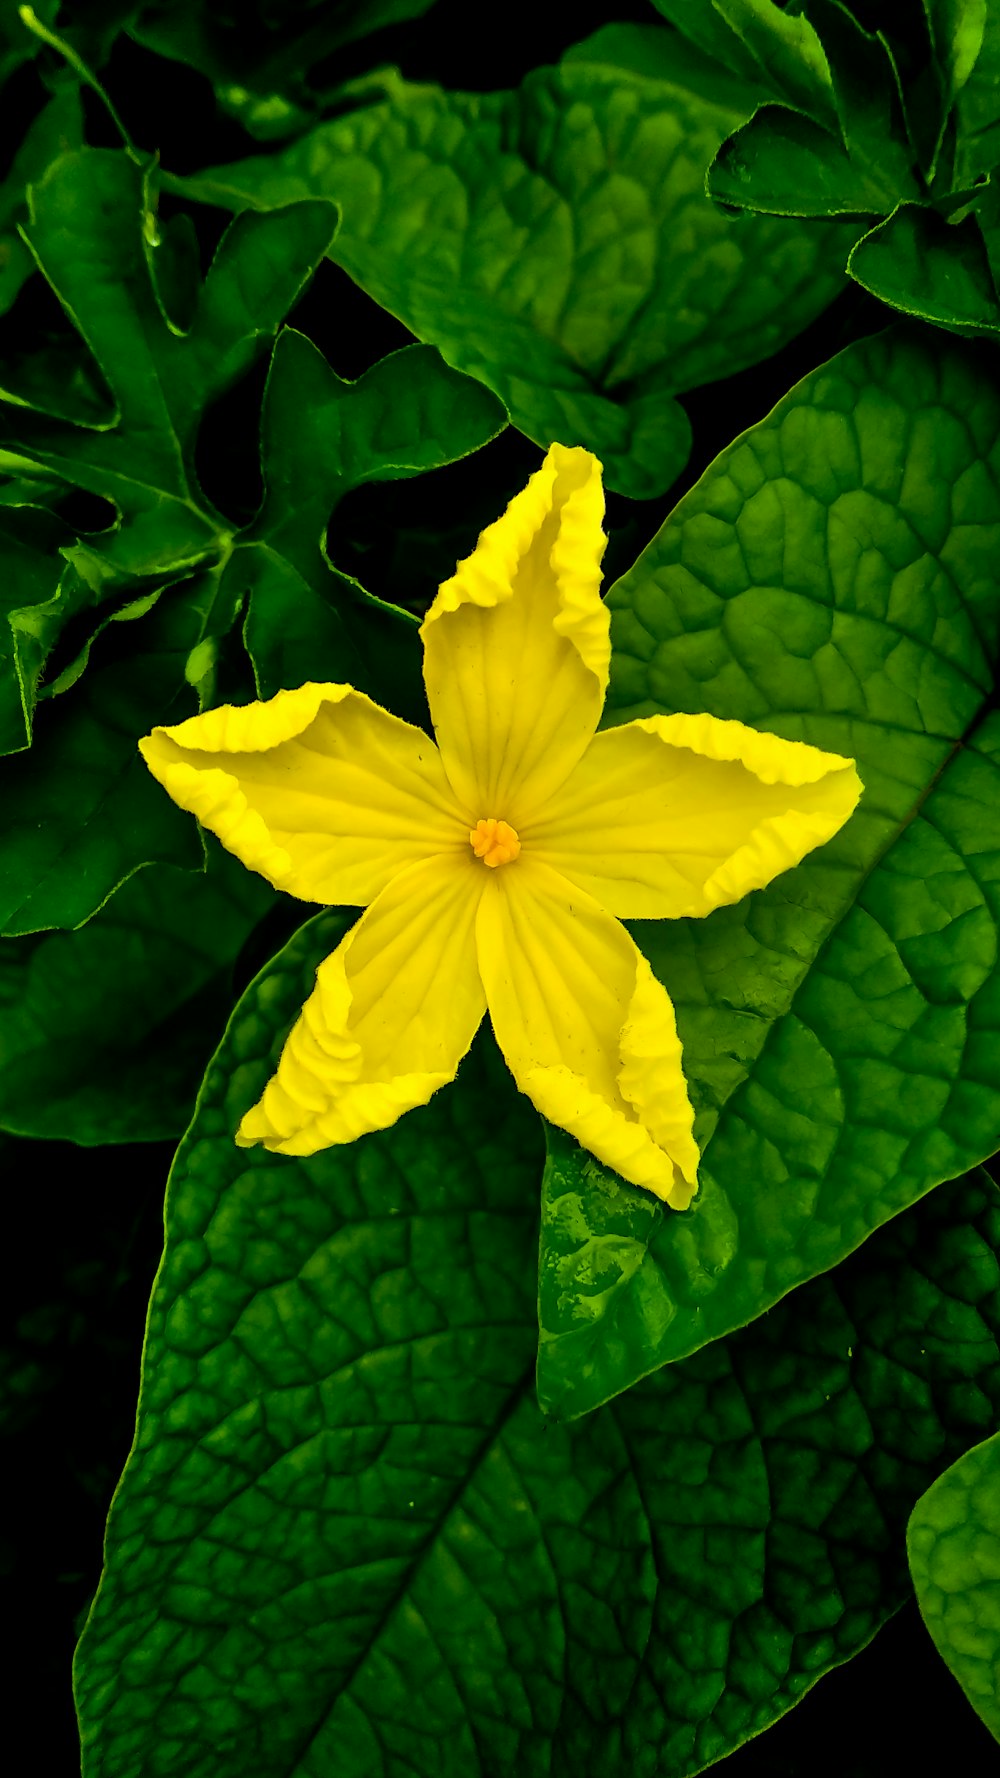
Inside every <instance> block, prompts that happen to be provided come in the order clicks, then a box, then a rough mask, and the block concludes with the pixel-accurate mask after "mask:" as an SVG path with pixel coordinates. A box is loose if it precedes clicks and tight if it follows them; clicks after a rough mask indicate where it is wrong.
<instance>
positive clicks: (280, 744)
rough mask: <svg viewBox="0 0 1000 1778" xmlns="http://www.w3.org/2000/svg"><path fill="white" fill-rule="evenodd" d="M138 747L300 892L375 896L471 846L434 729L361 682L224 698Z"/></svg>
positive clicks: (187, 801) (172, 787) (227, 840)
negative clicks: (401, 876)
mask: <svg viewBox="0 0 1000 1778" xmlns="http://www.w3.org/2000/svg"><path fill="white" fill-rule="evenodd" d="M139 750H140V752H141V753H142V756H143V758H144V760H145V761H146V764H147V765H148V767H149V769H150V771H151V772H152V773H153V776H154V777H155V778H158V779H159V781H160V783H161V784H162V785H163V787H164V789H165V790H166V791H167V792H168V793H169V795H170V796H172V797H173V799H174V802H175V803H179V804H180V806H181V808H182V809H189V810H190V811H191V813H192V814H194V815H197V817H198V820H199V821H200V822H201V824H202V826H203V827H207V828H209V829H210V830H211V832H212V833H214V834H217V835H218V837H219V839H220V840H221V841H222V843H223V845H224V846H227V847H228V848H229V851H230V852H233V853H235V855H236V857H237V858H239V859H240V860H241V861H242V862H243V863H244V864H245V865H247V866H249V868H250V869H251V870H255V871H259V872H260V874H261V876H263V877H266V878H267V880H268V882H270V883H273V884H274V886H275V888H276V889H284V890H285V891H286V893H287V894H289V895H297V896H299V897H300V898H301V899H302V900H303V901H322V902H327V903H338V904H341V905H345V906H349V907H350V906H359V907H364V906H365V904H366V903H367V902H369V901H374V899H375V897H376V895H378V894H379V892H380V891H381V890H382V889H383V888H384V887H385V885H386V884H387V883H388V882H389V881H390V880H391V878H392V877H393V876H395V874H396V873H397V872H398V871H400V870H403V869H405V868H406V867H407V866H408V865H410V864H413V863H415V862H416V861H417V860H418V859H421V858H427V857H430V856H432V855H434V854H438V853H445V854H451V855H454V856H458V855H459V854H461V855H463V856H464V854H465V853H466V852H467V851H468V849H469V819H470V818H469V813H468V811H466V810H462V809H460V808H459V806H458V804H457V803H456V801H455V797H454V794H453V792H452V790H451V787H450V785H449V783H448V780H447V778H446V777H445V774H444V768H443V766H442V764H441V756H440V754H439V753H438V750H437V748H436V747H435V745H434V743H433V741H431V740H430V739H429V738H428V736H427V735H425V734H424V732H423V730H422V729H418V728H414V727H412V725H411V724H410V723H408V722H402V721H401V720H400V718H399V717H398V716H393V715H391V714H390V712H389V711H388V710H383V709H382V707H381V706H380V705H379V704H374V703H372V700H371V699H370V698H367V697H365V695H364V693H363V692H359V691H355V690H354V689H353V687H352V686H350V685H313V684H308V685H302V686H299V688H298V690H296V691H279V692H278V693H277V695H276V696H275V697H273V698H269V699H268V701H267V702H266V703H254V704H243V705H232V704H223V705H220V707H219V708H218V709H217V710H206V711H205V712H204V713H203V714H202V715H201V716H192V717H190V718H189V719H188V721H187V722H180V723H177V724H176V725H175V726H174V727H173V728H156V729H154V730H153V732H152V734H150V735H147V736H146V737H145V739H144V740H142V741H140V742H139Z"/></svg>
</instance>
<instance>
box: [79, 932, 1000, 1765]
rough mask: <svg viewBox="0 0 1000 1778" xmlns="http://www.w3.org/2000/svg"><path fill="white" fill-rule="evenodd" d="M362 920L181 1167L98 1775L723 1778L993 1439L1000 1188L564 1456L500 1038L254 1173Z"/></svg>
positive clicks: (234, 1039) (101, 1675)
mask: <svg viewBox="0 0 1000 1778" xmlns="http://www.w3.org/2000/svg"><path fill="white" fill-rule="evenodd" d="M343 925H344V922H343V920H342V919H341V918H340V917H338V916H336V915H334V916H331V915H327V914H323V915H320V916H318V917H317V918H316V919H315V920H314V921H312V922H310V924H309V926H307V927H305V928H303V930H302V931H301V932H300V933H299V934H298V935H297V936H296V937H295V938H294V939H293V940H292V941H291V943H290V944H289V946H288V947H287V948H286V950H285V951H284V952H283V953H282V955H281V956H280V958H278V959H277V960H276V961H275V963H274V964H273V965H272V966H271V967H270V968H269V969H268V970H266V971H265V972H264V973H263V974H262V975H261V976H260V977H259V978H258V980H257V982H256V983H255V984H254V985H253V986H252V987H251V988H250V989H249V990H248V992H247V995H246V997H245V998H244V1000H243V1001H242V1002H241V1003H240V1006H239V1007H238V1008H237V1010H236V1012H235V1014H234V1016H233V1020H232V1023H231V1026H230V1029H229V1032H228V1034H227V1037H226V1040H225V1043H224V1044H223V1046H222V1048H221V1049H220V1051H219V1053H218V1055H217V1056H216V1058H215V1060H214V1062H213V1063H212V1066H211V1068H210V1069H209V1072H208V1075H207V1077H206V1082H205V1087H204V1090H203V1093H202V1097H201V1100H200V1102H199V1108H198V1113H197V1116H196V1119H195V1122H194V1125H193V1127H192V1129H191V1130H190V1131H189V1133H188V1135H187V1137H186V1138H185V1140H184V1142H183V1144H182V1146H181V1148H180V1150H179V1152H178V1157H177V1160H176V1162H175V1166H174V1170H173V1174H172V1178H171V1183H170V1186H169V1188H168V1208H167V1248H166V1253H165V1257H164V1262H163V1266H162V1268H161V1271H160V1274H159V1278H158V1282H157V1287H156V1291H155V1293H154V1298H153V1303H152V1307H151V1311H150V1323H149V1333H148V1338H147V1346H146V1359H145V1384H144V1389H143V1395H142V1400H141V1402H140V1409H139V1422H138V1428H137V1434H136V1444H135V1448H134V1450H133V1454H132V1457H131V1458H130V1461H129V1465H128V1468H127V1469H126V1472H125V1476H124V1478H123V1481H122V1485H121V1488H120V1490H119V1493H118V1496H117V1500H116V1503H115V1508H114V1511H113V1513H112V1517H111V1523H110V1528H109V1543H108V1551H107V1565H106V1569H105V1575H104V1579H103V1581H102V1585H101V1591H100V1593H99V1595H98V1599H97V1601H96V1604H95V1606H94V1609H93V1612H92V1614H91V1617H90V1621H89V1623H88V1627H87V1630H86V1633H85V1635H84V1638H83V1641H82V1643H81V1645H80V1650H79V1655H78V1662H77V1686H78V1699H79V1704H80V1710H81V1718H82V1723H83V1734H84V1748H85V1759H84V1772H85V1775H86V1778H98V1775H100V1778H104V1775H108V1778H111V1775H113V1778H132V1774H136V1775H138V1774H139V1773H140V1772H141V1773H142V1774H143V1778H168V1775H171V1778H172V1775H173V1774H177V1775H178V1778H180V1775H181V1774H183V1775H184V1778H201V1775H202V1774H204V1775H205V1778H229V1775H230V1774H232V1778H237V1775H239V1778H242V1775H243V1774H244V1773H245V1772H246V1771H247V1770H248V1769H252V1770H253V1772H254V1773H255V1774H256V1778H271V1775H272V1774H274V1775H275V1778H277V1775H278V1774H280V1778H293V1775H297V1774H304V1773H307V1772H308V1773H326V1772H334V1771H335V1772H336V1773H337V1774H338V1778H355V1775H356V1778H367V1775H368V1774H370V1773H371V1772H372V1771H373V1770H379V1771H381V1772H383V1773H384V1774H385V1778H402V1774H404V1773H406V1774H414V1773H417V1774H422V1773H427V1774H428V1775H431V1774H446V1775H448V1778H451V1775H452V1774H454V1775H455V1778H469V1775H471V1774H483V1775H484V1778H485V1775H487V1774H491V1775H492V1774H497V1775H499V1774H507V1773H515V1772H516V1773H518V1774H521V1773H534V1772H538V1773H542V1772H558V1773H567V1774H568V1773H569V1772H570V1771H575V1772H582V1773H594V1774H596V1773H598V1772H602V1773H604V1774H607V1775H609V1778H611V1775H614V1774H618V1773H621V1774H622V1775H623V1778H624V1775H625V1774H631V1773H633V1772H635V1771H636V1770H639V1771H650V1772H652V1771H654V1770H655V1771H659V1772H663V1773H667V1774H686V1773H689V1772H695V1771H698V1770H699V1769H700V1768H701V1767H702V1766H703V1765H704V1764H705V1763H706V1762H709V1761H711V1760H714V1759H717V1758H719V1757H720V1756H721V1755H722V1754H724V1753H725V1752H727V1751H728V1750H729V1749H731V1748H732V1747H734V1746H736V1745H738V1744H739V1743H740V1742H741V1741H742V1740H744V1739H745V1738H746V1736H747V1735H749V1734H752V1733H754V1732H756V1731H757V1730H759V1729H761V1728H763V1727H764V1726H765V1725H766V1724H767V1723H768V1722H770V1721H771V1720H773V1718H774V1717H775V1716H776V1715H778V1714H780V1713H781V1712H782V1711H784V1710H786V1709H787V1708H788V1707H789V1705H790V1704H792V1703H793V1702H794V1701H795V1699H796V1698H798V1697H799V1696H801V1694H802V1692H803V1691H804V1690H806V1689H807V1688H808V1687H809V1686H810V1685H811V1684H813V1683H814V1681H815V1680H816V1679H817V1678H818V1677H819V1675H820V1674H821V1673H822V1672H823V1671H824V1669H826V1668H827V1667H829V1666H830V1665H831V1664H832V1663H835V1662H838V1661H842V1660H844V1659H846V1658H847V1657H848V1656H849V1655H850V1654H851V1653H853V1652H854V1651H855V1650H856V1649H858V1648H859V1647H861V1646H863V1645H864V1643H865V1642H866V1641H867V1640H868V1638H869V1637H870V1636H871V1635H872V1633H873V1631H874V1630H875V1629H876V1627H877V1625H878V1624H879V1623H880V1622H881V1621H882V1620H883V1619H884V1618H885V1617H886V1616H887V1615H888V1614H889V1613H890V1612H891V1611H893V1610H894V1609H895V1607H896V1606H897V1605H898V1603H899V1602H900V1600H901V1598H902V1597H903V1594H904V1589H905V1557H904V1552H903V1545H902V1534H903V1528H904V1526H905V1522H906V1518H907V1515H908V1513H909V1511H910V1508H911V1506H912V1504H913V1502H914V1501H915V1500H916V1498H917V1496H918V1495H919V1494H920V1492H921V1491H922V1489H923V1488H924V1487H926V1485H927V1483H928V1482H929V1481H931V1480H932V1479H933V1478H934V1477H935V1476H936V1475H938V1474H939V1473H940V1471H941V1469H942V1468H943V1467H945V1465H946V1464H947V1463H948V1462H949V1461H950V1460H951V1459H952V1457H953V1456H954V1455H956V1454H957V1453H958V1452H960V1451H962V1450H964V1449H965V1447H966V1446H967V1445H968V1444H969V1443H970V1442H972V1441H974V1440H976V1439H977V1438H979V1437H981V1436H982V1434H983V1433H984V1432H985V1431H986V1430H988V1428H989V1427H990V1426H991V1424H992V1422H993V1419H994V1417H995V1415H996V1413H997V1409H998V1407H1000V1354H998V1348H997V1335H998V1331H1000V1271H998V1263H997V1251H998V1247H1000V1214H998V1209H997V1198H996V1192H995V1189H994V1187H993V1186H992V1185H991V1183H990V1182H989V1181H988V1180H987V1179H986V1177H985V1175H983V1174H981V1173H974V1174H970V1175H969V1176H968V1177H967V1178H966V1179H964V1180H962V1181H959V1182H957V1183H956V1184H954V1185H952V1186H949V1187H948V1188H947V1189H944V1190H942V1191H941V1192H939V1193H936V1194H935V1195H934V1196H933V1197H932V1198H930V1199H928V1200H927V1201H926V1202H925V1203H924V1204H922V1205H919V1206H917V1207H916V1208H915V1209H914V1210H913V1211H911V1212H910V1213H909V1214H908V1215H907V1216H906V1217H903V1218H900V1219H898V1220H897V1221H896V1222H894V1223H893V1224H892V1225H891V1226H890V1227H889V1228H888V1229H886V1230H884V1231H882V1232H881V1233H880V1234H879V1235H878V1236H876V1237H874V1238H873V1240H872V1241H871V1243H870V1244H869V1245H868V1247H867V1248H866V1249H865V1250H864V1251H863V1253H861V1254H859V1255H857V1256H856V1257H855V1259H854V1260H853V1261H850V1262H848V1263H847V1264H845V1265H844V1266H843V1267H842V1268H840V1269H839V1270H838V1271H837V1273H835V1274H831V1275H830V1276H829V1277H827V1278H824V1279H819V1280H817V1281H816V1282H815V1283H813V1284H812V1285H810V1286H808V1287H807V1288H805V1289H803V1290H801V1291H798V1292H796V1293H795V1294H794V1295H793V1296H791V1297H789V1298H788V1300H787V1302H786V1303H784V1304H782V1305H781V1307H780V1308H779V1309H777V1310H774V1311H772V1313H771V1314H770V1315H767V1316H764V1317H762V1318H761V1319H759V1320H758V1321H757V1322H755V1323H754V1325H753V1326H752V1327H751V1328H748V1329H747V1330H746V1331H745V1332H744V1333H742V1334H738V1335H733V1336H731V1337H730V1338H729V1339H728V1340H723V1341H717V1342H716V1343H715V1344H714V1345H712V1346H711V1347H708V1348H706V1349H705V1350H704V1351H702V1352H700V1353H698V1354H697V1355H696V1356H695V1357H693V1358H690V1359H688V1360H687V1361H686V1362H685V1363H683V1364H679V1365H672V1366H667V1367H666V1368H664V1369H661V1370H659V1371H658V1372H657V1373H656V1374H655V1376H653V1377H651V1378H650V1379H648V1380H647V1381H646V1382H645V1383H644V1384H641V1385H639V1386H638V1387H636V1388H635V1389H632V1390H630V1391H629V1392H628V1394H626V1395H623V1396H621V1397H619V1399H618V1400H617V1401H616V1402H615V1403H613V1404H612V1406H610V1407H607V1408H603V1409H601V1410H599V1411H598V1412H597V1413H596V1414H593V1415H591V1416H589V1417H588V1418H586V1419H585V1420H583V1421H580V1422H578V1423H576V1424H574V1425H571V1426H565V1425H564V1426H559V1425H556V1424H553V1423H547V1422H546V1421H544V1420H543V1418H542V1416H541V1415H540V1413H539V1410H538V1407H537V1405H536V1403H535V1400H534V1391H533V1389H532V1370H533V1355H534V1344H535V1326H534V1303H533V1260H534V1246H535V1232H536V1226H537V1223H536V1217H537V1211H536V1202H537V1199H536V1179H537V1169H538V1164H539V1160H540V1155H539V1144H538V1130H537V1122H536V1120H535V1118H534V1116H533V1114H532V1113H531V1111H530V1109H529V1108H528V1107H527V1105H526V1103H525V1101H524V1100H523V1099H521V1098H519V1096H518V1095H517V1093H516V1092H515V1091H514V1089H513V1087H512V1085H511V1083H510V1081H509V1079H508V1077H507V1076H506V1073H505V1070H504V1069H503V1067H502V1065H501V1064H500V1062H499V1058H498V1057H497V1055H496V1052H495V1050H494V1049H493V1046H492V1044H491V1043H490V1042H488V1041H486V1040H485V1034H484V1036H483V1038H482V1039H480V1040H479V1041H477V1044H476V1046H475V1047H474V1049H473V1051H472V1053H471V1054H470V1055H469V1057H468V1058H467V1059H466V1061H465V1062H464V1063H463V1065H462V1069H461V1071H460V1075H459V1079H458V1082H457V1083H456V1085H455V1086H454V1087H451V1088H447V1089H445V1090H443V1091H442V1092H441V1093H440V1094H439V1095H438V1096H437V1097H436V1098H435V1099H434V1101H433V1102H432V1103H431V1105H429V1106H428V1107H427V1108H426V1109H425V1110H422V1111H419V1112H416V1113H414V1114H412V1117H411V1119H410V1120H409V1122H408V1123H407V1124H401V1125H397V1126H396V1128H394V1129H393V1130H390V1131H388V1132H386V1134H385V1135H376V1136H368V1137H364V1138H362V1140H361V1141H359V1142H357V1143H355V1144H352V1145H351V1146H349V1147H347V1148H342V1149H339V1150H337V1149H334V1150H330V1151H328V1152H327V1153H326V1154H321V1155H317V1156H315V1157H313V1158H312V1159H310V1160H305V1161H298V1160H292V1159H288V1158H287V1157H283V1156H274V1155H268V1154H266V1153H261V1152H260V1151H253V1152H247V1151H241V1150H239V1149H237V1148H235V1147H234V1145H233V1143H232V1139H231V1135H232V1131H233V1129H234V1128H235V1127H236V1124H237V1122H238V1121H239V1118H240V1116H241V1114H242V1112H243V1111H244V1110H245V1109H246V1107H247V1106H248V1105H249V1104H251V1103H252V1101H253V1100H254V1098H255V1097H256V1096H257V1094H258V1092H259V1091H260V1089H261V1087H262V1085H263V1083H264V1081H265V1080H266V1079H267V1077H268V1074H269V1073H270V1072H271V1070H272V1068H273V1066H274V1063H275V1061H276V1058H277V1054H278V1051H279V1049H280V1046H281V1044H282V1042H283V1040H284V1036H285V1033H286V1031H287V1029H288V1025H289V1022H290V1020H291V1019H292V1018H293V1017H294V1016H295V1014H296V1012H297V1011H298V1008H299V1005H300V1003H301V1001H302V999H303V997H304V995H305V993H306V992H307V991H308V988H309V986H310V984H311V981H312V976H313V971H314V969H315V966H316V964H317V963H318V962H319V961H320V959H321V958H322V957H323V955H325V953H326V952H327V951H328V950H329V949H331V948H332V946H333V945H334V944H335V943H336V942H337V939H338V938H339V936H340V934H341V932H342V931H343ZM151 1723H155V1734H151V1733H150V1724H151Z"/></svg>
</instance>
